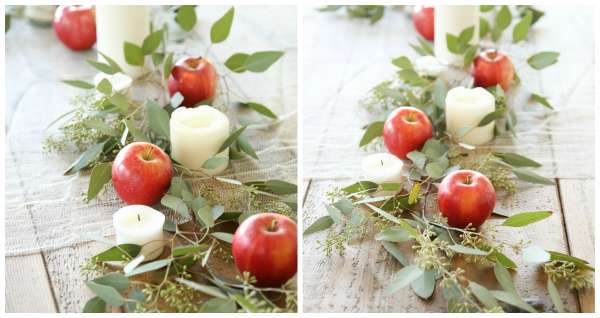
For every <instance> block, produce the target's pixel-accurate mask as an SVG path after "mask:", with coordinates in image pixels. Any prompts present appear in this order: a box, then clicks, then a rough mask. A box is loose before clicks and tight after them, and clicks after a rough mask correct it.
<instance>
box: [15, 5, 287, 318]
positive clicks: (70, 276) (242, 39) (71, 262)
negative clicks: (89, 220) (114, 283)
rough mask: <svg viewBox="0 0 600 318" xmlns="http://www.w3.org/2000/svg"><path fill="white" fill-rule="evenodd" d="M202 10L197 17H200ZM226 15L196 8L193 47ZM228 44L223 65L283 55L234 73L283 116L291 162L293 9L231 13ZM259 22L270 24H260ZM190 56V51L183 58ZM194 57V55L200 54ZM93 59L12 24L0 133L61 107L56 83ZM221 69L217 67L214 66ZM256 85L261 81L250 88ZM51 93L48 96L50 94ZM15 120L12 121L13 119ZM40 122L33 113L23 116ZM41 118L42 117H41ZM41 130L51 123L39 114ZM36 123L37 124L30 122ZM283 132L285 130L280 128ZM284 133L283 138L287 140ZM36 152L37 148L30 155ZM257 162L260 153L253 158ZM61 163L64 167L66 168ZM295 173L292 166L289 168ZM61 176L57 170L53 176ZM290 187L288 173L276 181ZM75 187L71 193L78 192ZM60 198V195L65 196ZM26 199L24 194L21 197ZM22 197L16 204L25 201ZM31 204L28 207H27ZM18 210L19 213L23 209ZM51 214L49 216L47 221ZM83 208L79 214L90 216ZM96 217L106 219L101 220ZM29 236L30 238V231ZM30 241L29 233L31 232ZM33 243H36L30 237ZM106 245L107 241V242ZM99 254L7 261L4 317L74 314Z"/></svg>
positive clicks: (43, 31)
mask: <svg viewBox="0 0 600 318" xmlns="http://www.w3.org/2000/svg"><path fill="white" fill-rule="evenodd" d="M200 8H201V10H200ZM226 10H227V8H225V7H218V6H210V7H199V9H198V10H197V13H198V24H197V26H196V29H195V32H198V34H199V35H198V36H197V37H198V40H197V41H198V42H196V44H197V45H199V46H200V47H203V48H205V47H206V43H207V42H208V41H209V32H210V25H211V23H212V22H214V21H216V19H218V18H219V17H220V16H221V15H222V14H223V13H224V12H225V11H226ZM235 15H236V16H235V19H234V23H233V27H232V30H231V34H230V37H229V38H228V40H227V41H225V42H224V43H221V44H219V45H216V46H214V47H213V48H212V49H211V51H212V53H213V54H214V55H215V56H214V57H213V58H215V57H218V58H222V59H223V60H224V59H225V58H227V57H229V56H230V55H231V54H233V53H235V52H250V51H260V50H284V51H285V52H286V54H285V56H284V57H283V58H282V59H281V61H280V62H278V64H276V65H274V66H273V67H272V69H270V70H269V71H268V72H265V73H264V74H248V73H246V74H241V75H240V76H236V77H235V82H236V83H235V84H237V85H239V86H241V87H244V91H245V92H246V93H247V94H248V95H249V98H252V99H256V100H257V101H259V100H260V101H263V102H265V103H267V104H269V106H271V107H273V110H274V111H275V112H276V113H278V114H285V117H286V118H285V119H284V118H282V120H286V122H285V125H288V126H287V127H286V133H285V134H284V135H283V136H280V138H282V139H285V140H282V142H283V143H284V144H285V145H287V146H288V148H289V149H290V151H291V153H292V154H293V155H292V157H294V158H295V154H296V151H295V146H296V79H297V76H296V70H297V67H296V65H297V63H296V60H297V55H296V54H297V53H296V42H297V41H296V23H295V19H296V8H295V7H292V6H278V7H264V6H263V7H237V8H236V13H235ZM264 21H269V23H268V24H265V23H264ZM190 53H193V52H190ZM203 53H204V49H203V50H197V51H195V53H194V54H203ZM95 57H96V52H95V51H94V50H89V51H85V52H73V51H70V50H68V49H67V48H66V47H65V46H64V45H63V44H62V43H60V42H59V41H58V39H57V38H56V36H55V34H54V30H53V29H52V28H39V27H35V26H32V25H31V24H29V23H28V22H27V21H26V20H24V19H16V18H15V19H13V20H12V26H11V30H10V31H9V32H8V33H7V34H6V78H7V105H6V107H7V117H6V132H7V135H8V134H9V133H10V131H11V128H12V127H14V125H16V124H21V123H22V120H21V119H22V118H23V114H22V113H21V114H19V112H20V111H23V109H27V108H28V107H27V106H31V105H26V104H25V103H31V102H36V103H39V105H40V109H43V108H42V107H43V106H44V103H45V102H52V101H57V100H58V101H59V102H62V103H65V104H66V103H67V101H68V99H69V98H70V96H71V95H72V94H73V93H75V92H76V91H75V90H71V88H68V87H66V85H63V84H60V83H58V81H59V80H61V79H73V78H82V79H86V78H87V79H88V80H90V79H91V78H92V77H93V76H94V75H95V72H94V70H93V69H92V68H91V67H89V66H87V65H86V63H85V60H86V59H95ZM221 62H222V61H221ZM257 80H259V81H260V82H257ZM49 88H50V89H49ZM16 114H19V116H17V115H16ZM25 115H28V116H40V113H39V112H35V113H31V114H25ZM42 117H43V116H42ZM46 117H48V118H46V120H47V122H46V124H48V123H50V121H52V120H53V118H50V116H47V114H46ZM36 118H37V117H36ZM287 128H289V129H287ZM288 132H289V133H288ZM38 150H39V151H40V152H41V151H42V149H41V148H39V149H38V148H36V150H35V151H38ZM259 155H260V154H259ZM65 163H66V162H65ZM289 164H290V165H292V164H293V165H294V166H295V159H294V161H293V162H290V163H289ZM56 174H57V175H61V174H62V172H61V171H60V170H57V171H56ZM280 178H282V179H286V180H295V174H294V175H291V176H280ZM81 185H82V187H79V188H77V189H74V190H75V191H74V192H73V193H81V192H83V191H85V188H84V187H83V183H81ZM67 191H69V190H64V191H63V192H64V193H61V194H60V196H63V195H65V196H66V195H68V193H67ZM23 192H24V194H25V196H26V195H27V191H23ZM26 199H27V197H25V198H23V200H26ZM31 204H35V203H31ZM23 208H24V209H25V208H26V207H23ZM52 212H53V211H48V213H49V215H48V218H51V217H52ZM93 212H94V210H93V209H90V210H89V211H86V213H93ZM99 217H100V216H99ZM102 217H106V216H105V215H103V216H102ZM30 223H31V227H32V228H33V229H35V228H36V227H38V228H39V227H42V226H47V225H45V224H44V223H39V220H33V219H32V220H30ZM32 232H33V231H32ZM33 233H34V234H33V235H35V232H33ZM34 239H35V238H34ZM108 239H112V238H108ZM104 249H106V245H105V244H102V243H97V242H86V243H79V244H75V245H72V246H67V247H61V248H56V249H45V250H41V251H37V252H34V253H30V254H27V255H18V256H10V257H6V258H5V260H6V311H7V312H81V310H82V309H83V305H84V304H85V302H86V301H87V300H88V299H89V298H91V297H92V293H91V292H90V291H89V290H88V289H87V287H86V286H85V284H84V280H83V278H82V277H81V276H80V274H79V269H80V266H81V265H82V264H83V263H84V261H85V260H86V259H88V258H89V257H91V256H93V255H95V254H97V253H99V252H100V251H102V250H104Z"/></svg>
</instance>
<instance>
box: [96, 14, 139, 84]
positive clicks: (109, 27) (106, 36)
mask: <svg viewBox="0 0 600 318" xmlns="http://www.w3.org/2000/svg"><path fill="white" fill-rule="evenodd" d="M149 33H150V9H149V8H148V7H147V6H124V5H113V6H96V48H97V50H98V51H99V52H102V53H104V54H106V55H107V56H109V57H110V58H112V59H114V60H115V61H116V62H117V63H118V64H119V66H120V67H121V68H122V69H123V71H124V72H125V73H126V74H127V75H129V76H131V77H133V78H136V77H138V76H140V75H142V73H143V72H144V68H143V67H140V66H133V65H129V64H127V62H126V61H125V53H124V51H123V43H125V42H131V43H133V44H136V45H142V42H143V41H144V38H146V36H147V35H148V34H149ZM98 60H100V61H104V58H103V57H102V56H101V55H100V54H98Z"/></svg>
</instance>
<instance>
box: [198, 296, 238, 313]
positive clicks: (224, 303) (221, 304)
mask: <svg viewBox="0 0 600 318" xmlns="http://www.w3.org/2000/svg"><path fill="white" fill-rule="evenodd" d="M200 312H203V313H234V312H237V305H236V303H235V301H234V300H231V299H221V298H212V299H209V300H207V301H205V302H204V303H202V306H201V307H200Z"/></svg>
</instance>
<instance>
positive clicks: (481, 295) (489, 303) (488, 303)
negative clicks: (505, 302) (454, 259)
mask: <svg viewBox="0 0 600 318" xmlns="http://www.w3.org/2000/svg"><path fill="white" fill-rule="evenodd" d="M469 289H470V290H471V291H472V292H473V295H475V297H476V298H477V300H479V302H480V303H482V304H483V305H484V306H485V308H487V309H492V308H495V307H498V306H499V305H498V302H497V301H496V299H495V298H494V295H493V294H492V293H491V292H490V291H489V290H488V289H487V288H485V287H483V286H481V285H479V284H477V283H476V282H474V281H469Z"/></svg>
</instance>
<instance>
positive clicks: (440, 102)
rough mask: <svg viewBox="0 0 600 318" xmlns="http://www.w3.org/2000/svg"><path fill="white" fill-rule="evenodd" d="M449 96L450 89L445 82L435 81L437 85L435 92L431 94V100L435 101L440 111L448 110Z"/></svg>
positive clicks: (439, 79) (434, 88) (434, 86)
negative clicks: (447, 98)
mask: <svg viewBox="0 0 600 318" xmlns="http://www.w3.org/2000/svg"><path fill="white" fill-rule="evenodd" d="M447 94H448V87H446V82H444V81H443V80H442V79H441V78H438V79H436V80H435V84H434V85H433V92H432V93H431V98H432V99H433V103H434V104H435V106H437V107H438V108H439V109H444V108H446V95H447Z"/></svg>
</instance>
